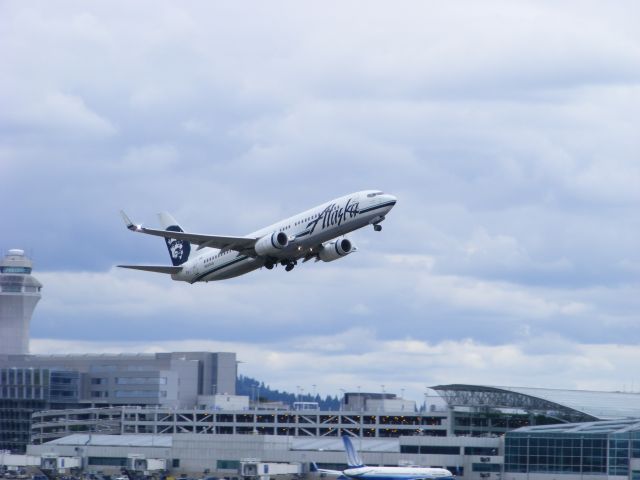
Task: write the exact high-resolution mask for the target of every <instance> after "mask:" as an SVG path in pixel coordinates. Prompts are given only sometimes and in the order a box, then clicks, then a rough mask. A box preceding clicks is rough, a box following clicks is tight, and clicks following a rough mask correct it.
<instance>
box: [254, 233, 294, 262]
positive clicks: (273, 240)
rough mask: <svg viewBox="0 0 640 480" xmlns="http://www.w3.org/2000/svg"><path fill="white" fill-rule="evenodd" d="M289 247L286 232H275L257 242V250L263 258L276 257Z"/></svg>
mask: <svg viewBox="0 0 640 480" xmlns="http://www.w3.org/2000/svg"><path fill="white" fill-rule="evenodd" d="M287 245H289V237H288V236H287V234H286V233H284V232H273V233H271V234H269V235H265V236H264V237H262V238H261V239H260V240H258V241H257V242H256V245H255V247H254V248H255V250H256V253H257V254H258V255H260V256H261V257H268V256H271V255H276V254H278V253H279V251H280V250H282V249H283V248H286V246H287Z"/></svg>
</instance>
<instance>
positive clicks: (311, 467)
mask: <svg viewBox="0 0 640 480" xmlns="http://www.w3.org/2000/svg"><path fill="white" fill-rule="evenodd" d="M309 471H310V472H317V471H318V465H316V462H311V464H310V465H309Z"/></svg>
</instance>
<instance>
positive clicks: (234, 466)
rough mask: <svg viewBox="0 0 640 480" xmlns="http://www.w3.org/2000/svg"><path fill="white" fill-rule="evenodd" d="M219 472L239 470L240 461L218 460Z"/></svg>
mask: <svg viewBox="0 0 640 480" xmlns="http://www.w3.org/2000/svg"><path fill="white" fill-rule="evenodd" d="M216 465H217V467H218V470H238V469H239V468H240V462H239V461H238V460H218V462H217V464H216Z"/></svg>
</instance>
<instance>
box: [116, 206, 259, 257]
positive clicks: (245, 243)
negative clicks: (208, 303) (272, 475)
mask: <svg viewBox="0 0 640 480" xmlns="http://www.w3.org/2000/svg"><path fill="white" fill-rule="evenodd" d="M120 214H121V215H122V218H123V220H124V223H125V224H126V226H127V228H128V229H129V230H131V231H132V232H139V233H146V234H147V235H155V236H157V237H164V238H175V239H176V240H186V241H187V242H190V243H194V244H196V245H198V250H200V249H202V248H205V247H211V248H219V249H221V250H235V251H237V252H241V253H245V254H249V255H251V253H253V255H251V256H254V255H255V251H254V250H253V247H254V245H255V244H256V242H257V241H258V240H259V238H252V237H232V236H226V235H204V234H200V233H187V232H174V231H169V230H155V229H153V228H146V227H143V226H142V225H135V224H134V223H133V222H132V221H131V220H130V219H129V217H128V216H127V214H126V213H124V212H123V211H120Z"/></svg>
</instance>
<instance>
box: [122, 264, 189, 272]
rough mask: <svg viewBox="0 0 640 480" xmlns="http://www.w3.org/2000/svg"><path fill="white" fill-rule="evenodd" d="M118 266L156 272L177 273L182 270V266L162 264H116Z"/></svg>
mask: <svg viewBox="0 0 640 480" xmlns="http://www.w3.org/2000/svg"><path fill="white" fill-rule="evenodd" d="M118 267H120V268H130V269H132V270H144V271H145V272H156V273H168V274H172V273H178V272H179V271H180V270H182V267H165V266H163V265H158V266H156V265H118Z"/></svg>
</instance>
